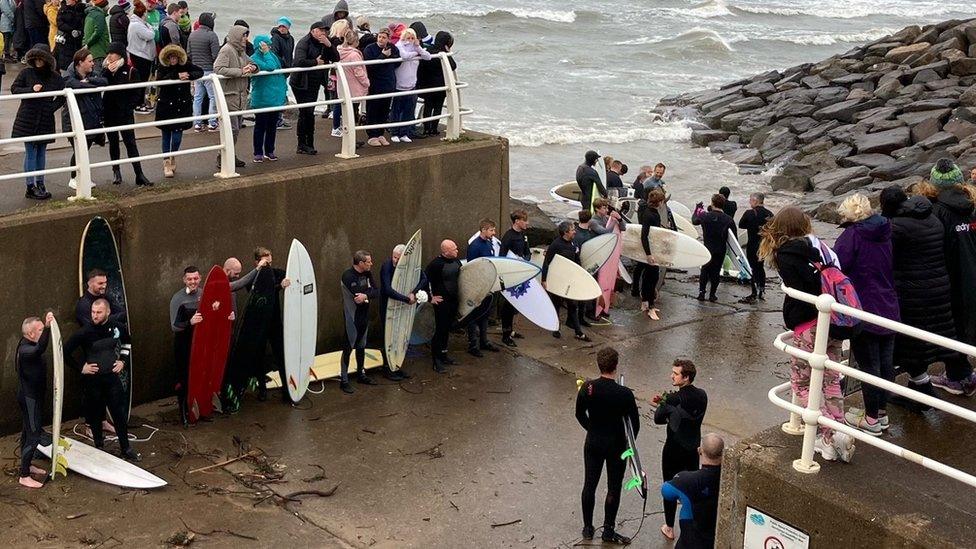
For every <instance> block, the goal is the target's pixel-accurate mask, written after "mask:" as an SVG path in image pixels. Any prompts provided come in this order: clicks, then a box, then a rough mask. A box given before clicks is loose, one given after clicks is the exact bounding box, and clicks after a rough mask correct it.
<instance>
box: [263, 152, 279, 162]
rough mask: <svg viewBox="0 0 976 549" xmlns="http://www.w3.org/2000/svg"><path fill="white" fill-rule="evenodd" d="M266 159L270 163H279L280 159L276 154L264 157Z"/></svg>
mask: <svg viewBox="0 0 976 549" xmlns="http://www.w3.org/2000/svg"><path fill="white" fill-rule="evenodd" d="M264 159H265V160H266V161H268V162H277V161H278V157H277V156H275V154H274V153H271V154H266V155H264Z"/></svg>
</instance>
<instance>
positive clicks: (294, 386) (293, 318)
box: [283, 239, 319, 402]
mask: <svg viewBox="0 0 976 549" xmlns="http://www.w3.org/2000/svg"><path fill="white" fill-rule="evenodd" d="M285 276H286V277H288V279H289V280H290V281H291V284H290V285H289V286H288V287H287V288H285V291H284V294H285V297H284V302H285V303H284V314H283V324H284V343H285V375H286V376H287V377H288V383H287V388H288V396H289V397H291V400H292V402H298V401H300V400H301V399H302V397H304V396H305V391H306V390H307V389H308V379H309V370H310V369H311V368H312V363H313V362H314V361H315V339H316V337H317V335H318V327H317V324H318V316H319V314H318V299H317V298H316V295H317V287H316V284H315V269H314V268H313V267H312V258H310V257H309V256H308V251H307V250H306V249H305V246H303V245H302V243H301V242H299V241H298V239H294V240H292V241H291V249H290V250H289V251H288V266H287V268H286V270H285Z"/></svg>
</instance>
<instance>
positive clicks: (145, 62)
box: [129, 53, 153, 103]
mask: <svg viewBox="0 0 976 549" xmlns="http://www.w3.org/2000/svg"><path fill="white" fill-rule="evenodd" d="M129 59H130V60H131V61H132V66H133V67H135V69H136V70H135V79H134V81H135V82H148V81H149V78H150V77H151V76H152V69H153V60H152V59H143V58H142V57H139V56H138V55H133V54H132V53H130V54H129ZM140 93H141V94H142V99H140V102H142V103H145V102H146V101H145V98H146V94H147V93H149V88H143V89H142V90H140Z"/></svg>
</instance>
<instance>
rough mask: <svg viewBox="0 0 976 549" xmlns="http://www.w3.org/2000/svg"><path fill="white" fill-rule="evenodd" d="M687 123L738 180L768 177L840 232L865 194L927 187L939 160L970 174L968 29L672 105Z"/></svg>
mask: <svg viewBox="0 0 976 549" xmlns="http://www.w3.org/2000/svg"><path fill="white" fill-rule="evenodd" d="M657 112H659V113H661V114H663V115H664V116H666V117H672V118H674V117H678V116H681V117H686V118H687V117H689V116H690V117H692V118H694V119H696V120H697V122H698V123H697V126H696V128H697V129H695V130H694V131H693V132H692V135H691V140H692V142H693V143H695V144H696V145H699V146H702V147H708V148H709V149H710V150H711V151H712V152H714V153H716V154H720V155H721V158H722V159H723V160H727V161H730V162H733V163H735V164H738V165H739V166H740V170H741V171H753V172H754V171H764V170H768V169H770V168H774V169H775V170H774V171H773V173H775V175H773V176H772V178H771V180H770V184H771V186H772V188H773V189H774V190H786V191H799V192H803V193H805V194H804V195H803V198H802V199H801V201H800V206H801V207H802V208H803V209H804V210H805V211H807V212H808V213H810V214H813V215H814V216H815V217H817V218H819V219H822V220H825V221H836V206H837V204H839V203H840V202H841V201H842V200H843V199H844V198H845V197H846V196H847V195H849V194H851V193H854V192H857V191H861V192H865V191H867V192H869V193H871V194H872V195H873V196H876V195H877V193H878V192H879V191H880V190H881V189H883V188H884V187H887V186H889V185H892V184H897V185H902V186H908V185H909V184H911V183H913V182H915V181H919V180H921V179H922V178H924V177H927V175H928V173H929V170H930V169H931V168H932V166H933V164H934V163H935V162H936V161H937V160H938V159H939V158H942V157H950V158H952V159H954V160H955V161H956V162H957V163H958V164H959V165H960V167H962V168H963V170H966V171H967V172H968V170H969V169H971V168H972V167H974V166H976V19H972V20H968V21H959V20H953V21H945V22H942V23H938V24H934V25H928V26H925V27H920V26H909V27H906V28H904V29H902V30H900V31H898V32H897V33H895V34H892V35H890V36H886V37H884V38H882V39H880V40H876V41H874V42H871V43H869V44H866V45H863V46H859V47H856V48H854V49H852V50H850V51H848V52H847V53H844V54H841V55H836V56H834V57H831V58H829V59H827V60H824V61H821V62H819V63H809V64H803V65H799V66H795V67H791V68H788V69H785V70H771V71H769V72H766V73H763V74H758V75H756V76H753V77H752V78H748V79H745V80H740V81H738V82H732V83H730V84H728V85H726V86H724V87H722V88H721V89H718V90H708V91H702V92H694V93H688V94H683V95H680V96H674V97H668V98H665V99H663V100H662V101H661V103H660V105H659V106H658V109H657Z"/></svg>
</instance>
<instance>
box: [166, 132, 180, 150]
mask: <svg viewBox="0 0 976 549" xmlns="http://www.w3.org/2000/svg"><path fill="white" fill-rule="evenodd" d="M181 144H183V130H163V152H164V153H168V152H176V151H178V150H180V145H181Z"/></svg>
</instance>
